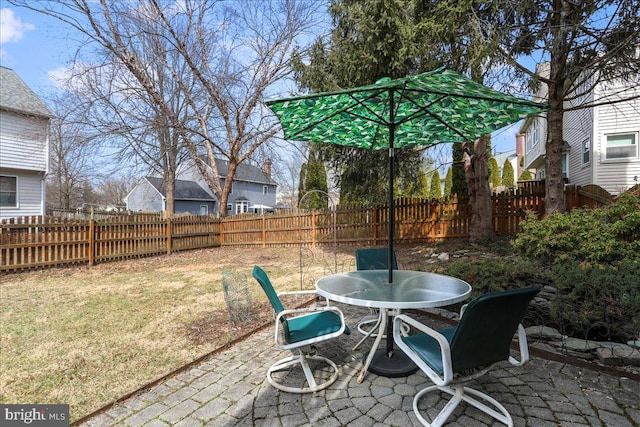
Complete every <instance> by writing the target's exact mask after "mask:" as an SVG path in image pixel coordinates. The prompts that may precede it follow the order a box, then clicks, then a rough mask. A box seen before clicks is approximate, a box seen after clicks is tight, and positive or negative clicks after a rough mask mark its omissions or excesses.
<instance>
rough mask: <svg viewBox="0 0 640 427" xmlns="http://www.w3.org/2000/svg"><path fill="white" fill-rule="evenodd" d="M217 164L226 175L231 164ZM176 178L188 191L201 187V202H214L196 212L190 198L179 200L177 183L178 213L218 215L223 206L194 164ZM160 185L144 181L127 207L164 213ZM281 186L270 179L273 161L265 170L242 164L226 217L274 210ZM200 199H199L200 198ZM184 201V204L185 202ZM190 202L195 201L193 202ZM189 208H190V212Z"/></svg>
mask: <svg viewBox="0 0 640 427" xmlns="http://www.w3.org/2000/svg"><path fill="white" fill-rule="evenodd" d="M216 165H217V167H218V171H219V173H220V176H221V177H224V176H226V174H227V172H228V169H229V164H228V162H226V161H224V160H221V159H216ZM206 169H207V170H208V172H209V173H210V174H211V175H212V174H213V170H212V169H211V167H209V166H206ZM176 178H178V179H179V181H178V182H181V183H182V184H181V185H183V186H187V185H188V186H189V188H192V189H194V190H195V189H197V188H200V190H202V191H203V192H204V193H205V194H206V195H207V198H199V199H198V201H202V202H204V201H207V202H211V205H208V206H209V208H208V211H207V212H205V210H204V203H203V204H202V206H199V207H198V209H196V206H195V204H193V203H192V204H189V205H188V204H187V199H186V198H182V199H180V200H179V198H178V185H177V183H176V213H182V212H191V213H193V214H207V213H211V214H217V213H218V212H219V210H220V206H219V205H220V203H219V201H218V200H217V198H216V197H215V196H214V195H213V193H212V192H211V191H210V190H209V187H208V185H207V183H206V182H205V180H204V179H203V177H202V175H201V174H200V171H199V170H198V169H197V168H196V167H195V164H193V163H190V164H187V165H185V166H183V167H182V168H180V171H179V172H178V173H177V174H176ZM155 180H159V181H158V182H159V183H160V184H161V183H162V179H161V178H155ZM224 181H225V178H220V185H222V186H224ZM159 188H160V187H159V186H154V185H153V184H152V183H151V181H150V178H146V179H145V180H142V181H141V182H140V183H139V184H138V185H137V186H136V187H135V188H134V189H133V190H132V191H131V193H129V195H128V196H127V198H126V202H127V208H128V209H129V210H132V211H141V210H143V211H151V212H157V211H163V210H165V207H166V205H165V199H164V197H165V196H166V194H165V193H164V192H162V191H161V190H159ZM277 188H278V184H277V183H276V182H275V181H274V180H273V179H272V178H271V162H270V161H269V160H267V161H266V162H265V164H264V167H263V168H262V169H261V168H259V167H257V166H253V165H250V164H246V163H242V164H240V165H239V166H238V168H237V169H236V173H235V176H234V179H233V183H232V188H231V193H230V194H229V198H228V202H227V206H226V214H227V215H233V214H238V213H245V212H255V213H264V212H271V211H274V210H275V206H276V195H277ZM198 197H200V196H198ZM179 201H180V202H181V208H180V209H181V210H179V207H178V202H179ZM182 202H184V203H182ZM191 202H196V200H195V199H192V200H191ZM187 206H189V208H188V209H187Z"/></svg>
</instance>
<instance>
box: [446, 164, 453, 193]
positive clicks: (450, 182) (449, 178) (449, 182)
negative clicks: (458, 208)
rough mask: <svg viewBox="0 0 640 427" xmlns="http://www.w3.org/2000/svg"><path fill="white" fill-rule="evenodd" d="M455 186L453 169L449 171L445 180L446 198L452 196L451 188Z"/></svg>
mask: <svg viewBox="0 0 640 427" xmlns="http://www.w3.org/2000/svg"><path fill="white" fill-rule="evenodd" d="M452 186H453V174H452V172H451V168H450V167H449V168H448V169H447V175H446V176H445V178H444V197H449V196H451V187H452Z"/></svg>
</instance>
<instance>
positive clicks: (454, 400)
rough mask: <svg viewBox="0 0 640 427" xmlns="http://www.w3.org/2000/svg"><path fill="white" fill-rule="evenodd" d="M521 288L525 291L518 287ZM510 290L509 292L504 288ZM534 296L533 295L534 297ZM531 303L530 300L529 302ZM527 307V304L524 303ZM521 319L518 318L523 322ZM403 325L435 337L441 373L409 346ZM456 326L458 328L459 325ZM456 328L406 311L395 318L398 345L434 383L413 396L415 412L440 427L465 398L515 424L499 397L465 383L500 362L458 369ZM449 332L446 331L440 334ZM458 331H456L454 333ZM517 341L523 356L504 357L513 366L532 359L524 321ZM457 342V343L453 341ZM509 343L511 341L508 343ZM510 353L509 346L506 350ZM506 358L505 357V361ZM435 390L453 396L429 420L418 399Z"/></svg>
mask: <svg viewBox="0 0 640 427" xmlns="http://www.w3.org/2000/svg"><path fill="white" fill-rule="evenodd" d="M529 289H531V290H530V291H529V292H533V294H534V295H535V294H536V293H537V292H538V291H539V288H538V289H537V290H533V288H529ZM517 291H522V290H517ZM505 292H510V291H505ZM531 298H533V296H531ZM526 303H527V305H528V301H527V302H526ZM468 305H469V304H467V305H466V306H464V307H463V309H462V311H461V318H460V323H459V324H458V325H460V324H462V322H463V321H464V320H465V319H464V311H465V308H466V307H467V306H468ZM525 308H526V306H525ZM521 320H522V319H518V322H520V321H521ZM402 325H409V326H411V327H413V328H415V329H416V330H417V331H419V332H421V333H422V334H426V335H428V336H430V337H432V338H433V339H434V340H436V341H437V344H438V347H439V349H440V358H441V359H440V362H441V373H439V372H436V369H438V368H436V369H434V367H433V366H432V365H431V364H429V363H427V361H426V360H425V359H424V358H423V357H422V356H420V354H419V353H418V352H417V350H416V348H415V347H412V346H410V345H408V344H407V343H406V342H405V339H406V336H405V335H404V333H403V331H402ZM456 328H457V327H456ZM452 329H455V328H448V329H446V330H441V331H436V330H434V329H432V328H430V327H428V326H426V325H424V324H423V323H421V322H419V321H417V320H415V319H413V318H411V317H409V316H407V315H404V314H400V315H398V316H396V317H395V318H394V328H393V338H394V341H395V343H396V345H397V346H398V347H399V348H400V349H401V350H402V351H404V352H405V353H406V354H407V355H408V356H409V357H410V358H411V359H412V360H413V362H414V363H415V364H416V365H417V366H418V367H419V368H420V370H422V371H423V372H424V373H425V374H426V375H427V377H429V379H430V380H431V381H432V382H433V383H434V384H435V385H433V386H429V387H426V388H425V389H423V390H421V391H420V392H418V393H417V394H416V396H415V397H414V399H413V411H414V413H415V414H416V417H417V418H418V420H419V421H420V423H422V424H423V425H425V426H434V427H440V426H442V425H443V424H444V423H445V422H446V420H447V419H448V418H449V416H450V415H451V414H452V413H453V411H454V410H455V409H456V407H457V406H458V405H459V404H460V402H462V401H465V402H467V403H469V404H470V405H472V406H474V407H476V408H477V409H479V410H481V411H482V412H484V413H486V414H488V415H490V416H491V417H493V418H495V419H496V420H498V421H500V422H502V423H504V424H506V425H508V426H513V420H512V418H511V415H510V414H509V412H508V411H507V410H506V408H505V407H504V406H503V405H502V404H501V403H499V402H498V401H497V400H495V399H494V398H492V397H491V396H489V395H487V394H485V393H482V392H480V391H478V390H474V389H472V388H470V387H466V386H465V385H464V384H465V383H467V382H469V381H471V380H474V379H476V378H478V377H480V376H482V375H484V374H486V373H487V372H489V371H490V370H491V369H492V368H493V367H494V366H495V365H496V364H497V363H499V362H501V361H494V362H492V363H490V364H488V365H484V366H477V367H473V368H469V367H465V369H464V370H461V371H459V370H456V369H455V367H454V364H453V362H452V343H454V341H453V340H454V339H455V338H454V337H452V333H451V330H452ZM443 331H446V332H445V334H446V336H445V334H443V333H441V332H443ZM453 334H455V332H453ZM515 335H517V341H518V346H519V352H520V356H519V357H520V358H519V359H516V358H515V357H513V356H511V355H510V354H509V355H508V356H507V357H506V358H505V360H508V362H509V363H510V364H511V365H513V366H522V365H523V364H525V363H526V362H527V361H528V360H529V348H528V345H527V336H526V333H525V330H524V327H523V326H522V324H520V323H518V324H517V333H516V334H515ZM454 345H455V344H454ZM507 345H508V344H507ZM506 351H507V354H508V351H509V350H508V349H507V350H506ZM502 361H504V360H502ZM432 391H441V392H444V393H447V394H449V395H450V396H451V398H450V400H449V401H448V402H447V403H446V405H445V406H444V408H442V410H441V411H440V413H439V414H438V415H437V416H436V417H435V418H434V419H433V420H432V421H431V422H429V421H428V420H427V419H426V418H425V417H424V416H423V415H422V414H421V413H420V410H419V408H418V402H419V401H420V399H421V398H422V396H424V395H425V394H427V393H429V392H432Z"/></svg>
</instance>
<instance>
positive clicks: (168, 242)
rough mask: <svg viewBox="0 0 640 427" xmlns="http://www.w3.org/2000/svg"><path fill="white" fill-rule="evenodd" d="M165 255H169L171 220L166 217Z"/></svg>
mask: <svg viewBox="0 0 640 427" xmlns="http://www.w3.org/2000/svg"><path fill="white" fill-rule="evenodd" d="M165 221H167V255H171V218H169V217H168V216H167V218H166V219H165Z"/></svg>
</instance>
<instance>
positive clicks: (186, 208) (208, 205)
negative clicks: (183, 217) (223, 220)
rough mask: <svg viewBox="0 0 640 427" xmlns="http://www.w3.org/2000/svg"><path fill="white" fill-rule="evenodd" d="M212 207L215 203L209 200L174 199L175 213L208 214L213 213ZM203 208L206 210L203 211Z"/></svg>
mask: <svg viewBox="0 0 640 427" xmlns="http://www.w3.org/2000/svg"><path fill="white" fill-rule="evenodd" d="M214 207H215V203H214V202H210V201H201V202H199V201H194V200H176V213H177V214H185V213H188V214H191V215H209V214H213V213H214V212H213V209H214ZM203 209H206V212H203Z"/></svg>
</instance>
